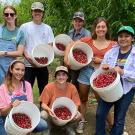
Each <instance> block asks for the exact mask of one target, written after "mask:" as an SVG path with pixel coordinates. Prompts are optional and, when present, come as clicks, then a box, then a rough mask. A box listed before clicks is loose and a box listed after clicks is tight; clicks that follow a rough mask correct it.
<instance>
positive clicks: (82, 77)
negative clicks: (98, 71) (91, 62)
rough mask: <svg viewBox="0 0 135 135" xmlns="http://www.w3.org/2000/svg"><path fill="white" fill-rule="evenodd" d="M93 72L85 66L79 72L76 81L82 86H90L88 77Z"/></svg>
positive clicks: (91, 68) (89, 67)
mask: <svg viewBox="0 0 135 135" xmlns="http://www.w3.org/2000/svg"><path fill="white" fill-rule="evenodd" d="M93 72H94V68H93V67H91V66H86V67H84V68H82V69H81V70H80V73H79V76H78V79H77V81H78V82H79V83H82V84H86V85H90V77H91V75H92V73H93Z"/></svg>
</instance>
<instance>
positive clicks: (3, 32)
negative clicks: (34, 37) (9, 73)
mask: <svg viewBox="0 0 135 135" xmlns="http://www.w3.org/2000/svg"><path fill="white" fill-rule="evenodd" d="M0 38H2V39H4V40H12V41H13V42H14V43H15V44H16V45H18V44H19V45H22V43H23V42H24V35H23V33H22V32H19V28H18V27H15V29H14V30H9V29H8V28H7V27H6V26H0Z"/></svg>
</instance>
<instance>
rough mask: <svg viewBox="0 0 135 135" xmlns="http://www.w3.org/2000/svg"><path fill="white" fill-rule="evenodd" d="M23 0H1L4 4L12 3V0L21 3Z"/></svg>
mask: <svg viewBox="0 0 135 135" xmlns="http://www.w3.org/2000/svg"><path fill="white" fill-rule="evenodd" d="M20 1H21V0H0V3H2V4H12V2H15V3H19V2H20Z"/></svg>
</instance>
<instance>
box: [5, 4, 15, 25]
mask: <svg viewBox="0 0 135 135" xmlns="http://www.w3.org/2000/svg"><path fill="white" fill-rule="evenodd" d="M7 8H10V9H12V10H13V11H14V13H15V15H17V11H16V9H15V8H14V7H13V6H10V5H8V6H5V7H4V9H3V14H4V12H5V10H6V9H7ZM5 25H6V22H5ZM15 26H17V18H16V19H15Z"/></svg>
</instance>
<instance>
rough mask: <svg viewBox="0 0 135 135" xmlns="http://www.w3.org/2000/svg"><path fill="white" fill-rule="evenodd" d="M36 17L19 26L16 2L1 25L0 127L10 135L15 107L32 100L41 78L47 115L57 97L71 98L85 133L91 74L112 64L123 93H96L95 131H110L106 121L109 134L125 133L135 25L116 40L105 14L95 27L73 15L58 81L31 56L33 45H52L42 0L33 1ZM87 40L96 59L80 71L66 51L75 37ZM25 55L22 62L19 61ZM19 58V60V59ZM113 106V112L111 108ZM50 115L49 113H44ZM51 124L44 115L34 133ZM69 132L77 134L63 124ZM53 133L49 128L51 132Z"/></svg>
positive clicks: (133, 80)
mask: <svg viewBox="0 0 135 135" xmlns="http://www.w3.org/2000/svg"><path fill="white" fill-rule="evenodd" d="M31 14H32V21H31V22H27V23H25V24H22V25H21V26H20V28H18V27H17V12H16V9H15V8H14V7H12V6H6V7H4V9H3V18H4V21H5V22H4V25H2V26H0V84H1V86H0V132H1V133H2V135H7V133H6V131H5V128H4V123H5V118H6V116H7V114H8V113H9V111H10V110H11V109H12V107H14V106H17V105H18V104H20V101H21V100H26V101H29V102H33V93H32V87H33V85H34V82H35V78H37V84H38V88H39V94H40V97H39V99H40V103H41V108H42V110H43V112H44V113H45V114H48V115H50V116H51V117H55V115H54V114H53V112H52V111H51V106H52V104H53V102H54V100H55V99H56V98H58V97H62V96H64V97H68V98H70V99H72V100H73V101H74V103H75V104H76V106H77V108H78V111H79V112H80V113H77V114H76V115H75V118H74V119H73V121H76V120H77V121H78V125H77V127H76V132H77V133H83V131H84V125H85V123H86V121H87V120H86V111H87V101H88V94H89V90H90V89H91V87H90V81H89V80H90V77H91V75H92V73H93V72H94V71H95V70H96V69H98V68H102V69H104V70H107V69H109V68H112V69H113V70H115V71H116V72H118V73H119V74H120V76H121V83H122V86H123V93H124V94H123V96H122V97H121V98H120V99H119V100H118V101H116V102H111V103H110V102H105V101H104V100H102V99H101V98H100V97H99V95H98V94H97V93H96V92H94V91H93V90H92V91H93V92H94V95H95V97H96V99H97V101H98V106H97V112H96V131H95V135H106V120H107V122H108V125H109V128H110V135H124V134H125V133H124V123H125V117H126V112H127V110H128V107H129V105H130V103H131V102H132V99H133V97H134V93H135V90H134V88H135V73H134V68H135V55H134V54H135V51H134V50H135V47H134V45H133V42H134V35H135V32H134V29H133V28H132V27H131V26H122V27H120V29H119V30H118V32H117V37H118V38H117V41H112V40H111V36H110V31H109V26H108V22H107V21H106V19H105V18H103V17H99V18H97V19H96V20H95V21H94V23H93V27H92V32H90V31H89V30H87V29H85V28H84V23H85V17H84V13H83V12H81V11H78V12H75V13H74V16H73V20H72V24H73V29H72V30H70V31H69V33H68V35H69V36H70V37H71V38H72V39H73V42H72V43H70V44H69V45H68V46H67V48H66V50H65V54H64V66H63V65H60V66H58V67H57V68H56V71H55V81H54V82H51V83H48V76H49V73H48V69H47V67H38V68H37V67H36V65H35V64H34V63H33V61H32V59H31V53H32V49H33V48H34V47H35V46H37V45H39V44H44V45H52V43H53V40H54V35H53V31H52V28H51V27H50V26H49V25H47V24H45V23H43V22H42V20H43V17H44V14H45V11H44V5H43V4H42V3H40V2H34V3H33V4H32V5H31ZM80 41H81V42H85V43H87V44H88V45H89V46H90V47H91V48H92V50H93V58H92V61H91V63H90V64H89V65H87V66H85V67H83V68H82V69H80V70H72V69H70V63H69V61H68V53H69V51H70V48H71V47H72V46H74V45H77V44H75V43H76V42H80ZM22 55H23V56H24V62H22V60H18V59H17V58H18V57H19V56H22ZM16 59H17V60H16ZM112 106H114V116H112V114H111V112H110V109H111V107H112ZM46 116H47V115H46ZM50 128H51V125H50V123H49V120H48V119H47V117H44V119H42V118H41V120H40V122H39V124H38V125H37V127H36V128H35V129H34V131H33V132H42V131H46V130H48V131H49V132H50ZM65 130H66V132H67V134H69V135H75V134H76V133H75V130H74V129H73V128H72V127H70V124H68V126H65ZM49 132H47V133H48V134H49Z"/></svg>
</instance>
